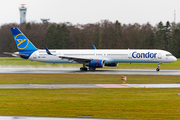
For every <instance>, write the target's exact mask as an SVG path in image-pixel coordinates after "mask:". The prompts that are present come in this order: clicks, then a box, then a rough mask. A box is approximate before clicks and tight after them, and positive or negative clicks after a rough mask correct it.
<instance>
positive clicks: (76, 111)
mask: <svg viewBox="0 0 180 120" xmlns="http://www.w3.org/2000/svg"><path fill="white" fill-rule="evenodd" d="M177 93H179V89H147V88H146V89H145V88H131V89H11V90H10V89H1V90H0V114H1V115H15V116H52V117H82V116H92V118H119V119H180V114H179V113H180V106H179V105H180V96H178V95H177Z"/></svg>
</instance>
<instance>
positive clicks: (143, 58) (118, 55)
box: [7, 27, 177, 71]
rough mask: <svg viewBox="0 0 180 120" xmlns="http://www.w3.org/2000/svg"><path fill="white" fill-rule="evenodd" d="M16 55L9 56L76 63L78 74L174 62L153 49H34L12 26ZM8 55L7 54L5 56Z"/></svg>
mask: <svg viewBox="0 0 180 120" xmlns="http://www.w3.org/2000/svg"><path fill="white" fill-rule="evenodd" d="M11 31H12V34H13V37H14V40H15V43H16V45H17V48H18V50H19V52H15V53H11V54H12V55H13V56H15V57H20V58H23V59H28V60H31V61H37V62H45V63H80V64H83V67H81V68H80V70H81V71H87V70H88V69H89V70H91V71H93V70H96V68H103V67H104V66H109V67H115V66H118V63H157V65H158V67H157V69H156V71H159V70H160V68H159V66H160V64H162V63H170V62H175V61H176V60H177V59H176V57H174V56H173V55H172V54H171V53H170V52H168V51H165V50H154V49H142V50H140V49H96V48H95V46H93V48H94V49H66V50H64V49H58V50H56V49H53V50H48V48H47V47H46V46H45V49H44V50H42V49H37V48H36V47H35V46H34V45H33V44H32V43H31V41H30V40H29V39H28V38H27V37H26V36H25V35H24V34H23V33H22V32H21V31H20V30H19V29H18V28H16V27H13V28H11ZM7 54H9V53H7Z"/></svg>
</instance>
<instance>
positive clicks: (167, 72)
mask: <svg viewBox="0 0 180 120" xmlns="http://www.w3.org/2000/svg"><path fill="white" fill-rule="evenodd" d="M0 73H40V74H123V75H180V70H161V71H159V72H157V71H156V70H155V69H154V70H146V69H97V70H96V71H80V70H79V68H63V67H60V68H57V67H55V68H53V67H37V68H36V67H1V68H0Z"/></svg>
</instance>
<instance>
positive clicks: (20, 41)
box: [15, 33, 29, 49]
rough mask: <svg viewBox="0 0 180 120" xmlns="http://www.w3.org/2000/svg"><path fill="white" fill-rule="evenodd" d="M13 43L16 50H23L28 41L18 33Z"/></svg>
mask: <svg viewBox="0 0 180 120" xmlns="http://www.w3.org/2000/svg"><path fill="white" fill-rule="evenodd" d="M15 42H16V45H17V47H18V49H25V48H26V47H27V46H28V43H29V40H28V39H27V38H26V37H25V36H24V35H23V34H22V33H20V34H18V35H17V36H16V37H15Z"/></svg>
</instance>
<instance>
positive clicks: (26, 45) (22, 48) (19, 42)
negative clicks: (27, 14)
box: [11, 27, 38, 54]
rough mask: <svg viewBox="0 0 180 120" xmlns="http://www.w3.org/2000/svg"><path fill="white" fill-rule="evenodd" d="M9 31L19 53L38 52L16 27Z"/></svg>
mask: <svg viewBox="0 0 180 120" xmlns="http://www.w3.org/2000/svg"><path fill="white" fill-rule="evenodd" d="M11 31H12V34H13V37H14V40H15V43H16V46H17V48H18V50H19V52H20V53H26V54H27V53H28V54H31V53H32V52H34V51H36V50H38V49H37V48H36V47H35V46H34V45H33V44H32V43H31V41H29V39H28V38H27V37H26V36H25V35H24V34H23V33H22V32H21V31H20V30H19V29H18V28H17V27H12V28H11Z"/></svg>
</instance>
